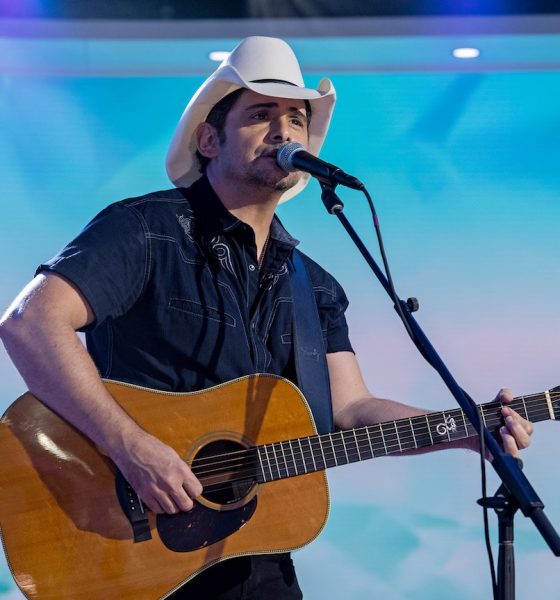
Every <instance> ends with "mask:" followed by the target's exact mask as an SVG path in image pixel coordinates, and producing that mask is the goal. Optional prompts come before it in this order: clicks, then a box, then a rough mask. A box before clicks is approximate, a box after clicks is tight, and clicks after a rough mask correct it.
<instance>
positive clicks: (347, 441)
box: [256, 388, 560, 483]
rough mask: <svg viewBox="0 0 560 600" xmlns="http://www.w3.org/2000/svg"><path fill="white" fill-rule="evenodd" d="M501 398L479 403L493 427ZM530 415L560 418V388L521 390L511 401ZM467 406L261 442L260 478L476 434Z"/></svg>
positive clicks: (496, 424) (499, 414) (500, 420)
mask: <svg viewBox="0 0 560 600" xmlns="http://www.w3.org/2000/svg"><path fill="white" fill-rule="evenodd" d="M502 406H503V404H502V403H500V402H490V403H487V404H480V405H478V410H479V414H480V416H481V419H482V421H483V423H484V424H485V425H486V427H488V428H489V429H490V430H491V431H492V430H498V429H499V427H500V426H501V425H502V424H503V417H502V412H501V409H502ZM508 406H510V407H511V408H513V409H514V410H515V411H517V412H518V413H519V414H520V415H521V416H522V417H524V418H526V419H527V420H529V421H532V422H537V421H545V420H548V419H560V390H559V388H555V389H554V390H550V391H548V390H547V391H546V392H542V393H539V394H532V395H530V396H519V397H518V398H514V400H513V401H512V402H510V403H509V404H508ZM476 435H477V432H476V430H475V428H474V427H473V426H472V425H471V423H470V422H469V421H468V419H467V417H466V416H465V413H464V412H463V410H462V409H460V408H457V409H453V410H446V411H442V412H433V413H427V414H425V415H421V416H417V417H410V418H405V419H398V420H397V421H388V422H386V423H378V424H376V425H368V426H365V427H357V428H355V429H347V430H344V431H337V432H335V433H329V434H325V435H316V436H310V437H303V438H296V439H292V440H286V441H282V442H275V443H272V444H265V445H262V446H258V447H257V448H256V451H257V468H258V474H257V480H258V481H259V483H264V482H267V481H274V480H276V479H284V478H286V477H295V476H296V475H303V474H305V473H311V472H313V471H319V470H323V469H328V468H330V467H337V466H340V465H346V464H349V463H354V462H358V461H362V460H368V459H370V458H377V457H379V456H387V455H390V454H396V453H399V452H403V451H406V450H417V449H419V448H428V447H430V446H434V445H436V444H444V443H447V442H452V441H455V440H462V439H466V438H469V437H473V436H476Z"/></svg>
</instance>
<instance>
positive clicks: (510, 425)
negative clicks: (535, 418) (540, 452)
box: [496, 388, 533, 456]
mask: <svg viewBox="0 0 560 600" xmlns="http://www.w3.org/2000/svg"><path fill="white" fill-rule="evenodd" d="M496 400H497V401H499V402H503V403H504V404H507V403H509V402H511V401H512V400H513V393H512V391H511V390H510V389H509V388H502V389H501V390H500V391H499V392H498V395H497V396H496ZM502 414H503V416H504V425H503V426H502V427H500V437H501V439H502V446H503V448H504V451H505V452H507V453H509V454H511V455H512V456H519V450H522V449H524V448H527V447H528V446H529V445H530V444H531V435H532V433H533V424H532V423H531V422H530V421H527V419H524V418H523V417H522V416H521V415H519V414H518V413H516V412H515V411H514V410H513V408H511V407H509V406H504V407H503V408H502Z"/></svg>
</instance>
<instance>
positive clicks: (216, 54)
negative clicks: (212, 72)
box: [208, 51, 229, 62]
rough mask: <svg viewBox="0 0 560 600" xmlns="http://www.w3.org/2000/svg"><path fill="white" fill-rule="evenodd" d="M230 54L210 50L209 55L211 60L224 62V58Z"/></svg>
mask: <svg viewBox="0 0 560 600" xmlns="http://www.w3.org/2000/svg"><path fill="white" fill-rule="evenodd" d="M228 56H229V52H220V51H217V52H210V54H209V55H208V58H209V59H210V60H215V61H216V62H222V60H225V59H226V58H227V57H228Z"/></svg>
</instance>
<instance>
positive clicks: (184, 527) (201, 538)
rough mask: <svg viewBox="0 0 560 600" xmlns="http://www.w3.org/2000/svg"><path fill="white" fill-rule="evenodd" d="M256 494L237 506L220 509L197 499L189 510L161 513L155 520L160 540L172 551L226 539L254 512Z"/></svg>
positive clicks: (204, 545) (194, 547)
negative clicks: (245, 502)
mask: <svg viewBox="0 0 560 600" xmlns="http://www.w3.org/2000/svg"><path fill="white" fill-rule="evenodd" d="M256 508H257V497H256V496H255V497H254V498H253V499H252V500H251V501H250V502H249V503H247V504H245V505H244V506H241V507H240V508H236V509H234V510H226V511H217V510H213V509H212V508H208V507H207V506H204V505H202V504H199V503H198V502H196V503H195V505H194V508H193V509H192V510H191V511H189V512H181V513H177V514H175V515H167V514H161V515H158V516H157V520H156V524H157V530H158V533H159V536H160V538H161V541H162V542H163V543H164V544H165V546H166V547H167V548H169V550H173V552H192V551H193V550H199V549H200V548H205V547H206V546H210V545H211V544H214V543H215V542H218V541H220V540H223V539H224V538H226V537H227V536H229V535H231V534H232V533H234V532H235V531H237V530H238V529H241V527H243V525H245V523H247V521H248V520H249V519H250V518H251V517H252V516H253V514H254V512H255V510H256Z"/></svg>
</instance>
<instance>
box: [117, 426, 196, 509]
mask: <svg viewBox="0 0 560 600" xmlns="http://www.w3.org/2000/svg"><path fill="white" fill-rule="evenodd" d="M125 446H126V447H125V449H124V450H122V451H120V452H119V453H118V454H114V455H113V456H111V458H112V459H113V460H114V462H115V463H116V464H117V466H118V468H119V469H120V471H121V473H122V474H123V476H124V478H125V479H126V480H127V481H128V483H129V484H130V485H131V486H132V488H133V489H134V491H135V492H136V493H137V494H138V495H139V496H140V498H141V499H142V501H143V502H144V503H145V504H146V505H147V506H148V507H149V508H150V509H151V510H152V511H153V512H155V513H157V514H161V513H167V514H175V513H177V512H179V511H184V512H186V511H189V510H191V509H192V508H193V505H194V502H193V501H194V500H195V499H196V498H197V497H198V496H200V495H201V494H202V485H201V483H200V481H199V480H198V479H197V478H196V477H195V476H194V474H193V472H192V471H191V469H190V468H189V467H188V465H187V464H186V463H185V461H184V460H182V459H181V457H180V456H179V455H178V454H177V452H175V450H173V448H170V447H169V446H167V445H166V444H164V443H162V442H160V441H159V440H158V439H157V438H155V437H154V436H152V435H150V434H149V433H147V432H145V431H142V430H139V431H138V432H137V433H134V435H132V436H131V437H130V438H129V439H127V440H126V441H125Z"/></svg>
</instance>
